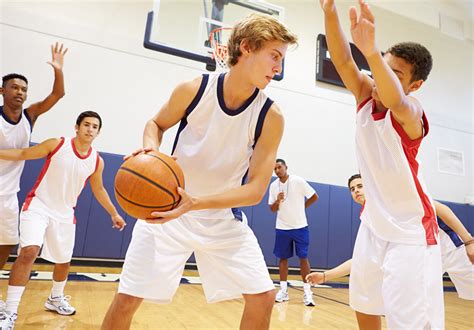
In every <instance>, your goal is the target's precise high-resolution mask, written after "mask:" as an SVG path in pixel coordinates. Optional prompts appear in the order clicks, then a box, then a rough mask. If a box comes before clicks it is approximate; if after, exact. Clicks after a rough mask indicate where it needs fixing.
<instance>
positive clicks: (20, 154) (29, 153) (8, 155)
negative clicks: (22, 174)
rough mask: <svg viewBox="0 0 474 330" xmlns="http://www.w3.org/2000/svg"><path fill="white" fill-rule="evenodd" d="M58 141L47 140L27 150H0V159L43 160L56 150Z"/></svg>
mask: <svg viewBox="0 0 474 330" xmlns="http://www.w3.org/2000/svg"><path fill="white" fill-rule="evenodd" d="M60 141H61V140H60V139H48V140H46V141H43V142H41V143H39V144H37V145H35V146H33V147H29V148H24V149H4V150H0V159H3V160H11V161H18V160H29V159H39V158H44V157H46V156H48V155H49V154H50V153H51V152H52V151H53V150H54V149H56V147H57V146H58V145H59V142H60Z"/></svg>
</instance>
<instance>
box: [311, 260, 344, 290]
mask: <svg viewBox="0 0 474 330" xmlns="http://www.w3.org/2000/svg"><path fill="white" fill-rule="evenodd" d="M351 266H352V259H349V260H346V261H344V262H343V263H342V264H340V265H339V266H336V267H334V268H332V269H330V270H327V271H325V272H313V273H310V274H308V275H307V276H306V281H308V283H310V284H321V283H325V282H327V281H330V280H333V279H335V278H339V277H343V276H347V275H349V274H350V273H351Z"/></svg>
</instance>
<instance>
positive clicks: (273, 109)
mask: <svg viewBox="0 0 474 330" xmlns="http://www.w3.org/2000/svg"><path fill="white" fill-rule="evenodd" d="M268 115H270V116H272V117H273V118H274V119H277V120H282V121H283V112H282V111H281V109H280V107H279V106H278V104H276V103H275V102H273V103H272V105H271V106H270V108H269V109H268V114H267V116H268Z"/></svg>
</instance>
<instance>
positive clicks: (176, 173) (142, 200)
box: [115, 151, 184, 219]
mask: <svg viewBox="0 0 474 330" xmlns="http://www.w3.org/2000/svg"><path fill="white" fill-rule="evenodd" d="M178 187H181V188H183V189H184V174H183V171H182V170H181V168H180V167H179V165H178V163H176V161H175V160H174V159H173V158H171V157H169V156H167V155H165V154H162V153H161V152H158V151H151V152H147V153H142V154H138V155H137V156H134V157H131V158H129V159H127V160H126V161H125V162H124V163H123V164H122V166H121V167H120V168H119V170H118V172H117V175H116V176H115V197H116V198H117V201H118V203H119V204H120V206H121V207H122V209H123V210H124V211H125V212H126V213H127V214H128V215H130V216H132V217H134V218H137V219H147V218H150V213H151V212H153V211H169V210H171V209H173V208H174V207H176V206H177V205H178V204H179V202H180V199H181V197H180V195H179V194H178Z"/></svg>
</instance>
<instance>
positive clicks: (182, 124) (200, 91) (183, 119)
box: [171, 74, 209, 154]
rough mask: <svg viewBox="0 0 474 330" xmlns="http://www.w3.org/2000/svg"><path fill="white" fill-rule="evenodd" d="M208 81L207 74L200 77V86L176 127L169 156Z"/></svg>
mask: <svg viewBox="0 0 474 330" xmlns="http://www.w3.org/2000/svg"><path fill="white" fill-rule="evenodd" d="M208 81H209V75H208V74H203V75H202V80H201V86H199V90H198V92H197V94H196V96H195V97H194V99H193V101H192V102H191V104H190V105H189V106H188V108H187V109H186V113H185V114H184V117H183V118H182V119H181V122H180V123H179V127H178V132H176V137H175V138H174V143H173V149H172V151H171V154H173V153H174V150H175V149H176V145H177V144H178V139H179V135H180V134H181V132H182V131H183V129H184V128H185V127H186V125H188V116H189V115H190V114H191V112H192V111H193V110H194V108H196V106H197V105H198V103H199V101H201V98H202V96H203V94H204V91H205V90H206V86H207V82H208Z"/></svg>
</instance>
